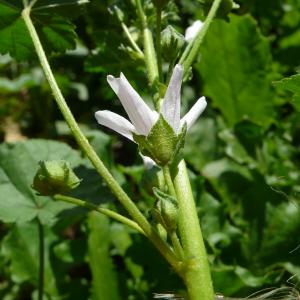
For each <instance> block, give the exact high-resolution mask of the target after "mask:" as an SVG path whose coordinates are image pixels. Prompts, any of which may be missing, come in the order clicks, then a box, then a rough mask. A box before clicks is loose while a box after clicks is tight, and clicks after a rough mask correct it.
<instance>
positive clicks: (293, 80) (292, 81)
mask: <svg viewBox="0 0 300 300" xmlns="http://www.w3.org/2000/svg"><path fill="white" fill-rule="evenodd" d="M274 85H275V86H276V87H279V88H282V89H284V90H287V91H290V92H292V93H293V98H292V104H293V105H294V106H295V107H296V108H297V110H298V111H299V110H300V74H296V75H293V76H291V77H287V78H283V79H282V80H280V81H276V82H274Z"/></svg>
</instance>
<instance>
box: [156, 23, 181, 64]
mask: <svg viewBox="0 0 300 300" xmlns="http://www.w3.org/2000/svg"><path fill="white" fill-rule="evenodd" d="M184 43H185V40H184V36H183V35H182V34H180V33H179V32H178V31H177V30H176V29H175V28H174V27H172V26H171V25H168V26H167V27H166V28H165V29H164V30H163V31H162V32H161V47H162V54H163V56H164V58H165V59H166V60H167V61H173V60H174V58H176V57H177V55H178V54H179V52H180V50H181V48H182V47H183V45H184Z"/></svg>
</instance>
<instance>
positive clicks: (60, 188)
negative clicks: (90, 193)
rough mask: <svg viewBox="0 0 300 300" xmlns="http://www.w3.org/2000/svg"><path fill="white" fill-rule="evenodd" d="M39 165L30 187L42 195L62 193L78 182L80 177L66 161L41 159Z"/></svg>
mask: <svg viewBox="0 0 300 300" xmlns="http://www.w3.org/2000/svg"><path fill="white" fill-rule="evenodd" d="M39 165H40V167H39V168H38V170H37V172H36V175H35V176H34V179H33V185H32V187H33V188H34V189H35V190H36V191H37V192H38V193H39V194H40V195H42V196H53V195H55V194H64V193H66V192H68V191H70V190H71V189H74V188H76V187H77V186H78V185H79V184H80V179H79V178H78V177H77V176H76V175H75V173H74V172H73V170H72V169H71V167H70V164H69V163H68V162H66V161H63V160H53V161H41V162H39Z"/></svg>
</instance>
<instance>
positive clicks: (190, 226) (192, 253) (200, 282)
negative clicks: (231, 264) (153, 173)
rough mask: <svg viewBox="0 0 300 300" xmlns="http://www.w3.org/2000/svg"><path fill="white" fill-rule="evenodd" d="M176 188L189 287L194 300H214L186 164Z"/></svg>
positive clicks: (179, 171)
mask: <svg viewBox="0 0 300 300" xmlns="http://www.w3.org/2000/svg"><path fill="white" fill-rule="evenodd" d="M174 186H175V191H176V195H177V201H178V205H179V220H178V221H179V224H178V225H179V232H180V237H181V242H182V246H183V251H184V258H185V259H184V266H185V275H184V279H185V283H186V286H187V289H188V293H189V297H190V298H189V299H190V300H213V299H214V290H213V286H212V280H211V274H210V269H209V264H208V259H207V254H206V249H205V245H204V241H203V237H202V232H201V228H200V223H199V219H198V215H197V209H196V205H195V201H194V197H193V194H192V189H191V186H190V181H189V178H188V174H187V169H186V166H185V162H184V160H181V161H180V163H179V164H178V167H177V170H176V174H175V177H174Z"/></svg>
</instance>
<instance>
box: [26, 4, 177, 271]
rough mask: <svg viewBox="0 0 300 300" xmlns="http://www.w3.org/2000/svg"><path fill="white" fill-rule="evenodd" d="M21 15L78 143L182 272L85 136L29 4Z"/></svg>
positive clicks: (120, 199) (174, 256)
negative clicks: (48, 56) (56, 75)
mask: <svg viewBox="0 0 300 300" xmlns="http://www.w3.org/2000/svg"><path fill="white" fill-rule="evenodd" d="M22 17H23V20H24V22H25V24H26V27H27V29H28V32H29V34H30V37H31V39H32V42H33V44H34V47H35V50H36V53H37V55H38V58H39V60H40V64H41V66H42V69H43V71H44V74H45V76H46V79H47V81H48V83H49V85H50V88H51V90H52V93H53V96H54V99H55V101H56V103H57V105H58V107H59V109H60V111H61V113H62V115H63V116H64V119H65V120H66V122H67V124H68V126H69V128H70V130H71V132H72V134H73V136H74V138H75V139H76V141H77V143H78V145H79V146H80V147H81V149H82V150H83V152H84V153H85V155H86V156H87V157H88V159H89V160H90V161H91V163H92V164H93V165H94V167H95V169H96V171H97V172H98V173H99V174H100V176H101V177H102V178H103V179H104V181H105V182H106V184H107V186H108V187H109V188H110V190H111V191H112V193H113V194H114V195H115V196H116V197H117V199H118V200H119V201H120V203H121V204H122V205H123V206H124V207H125V208H126V210H127V211H128V213H129V215H130V216H131V217H132V218H133V220H134V221H135V222H136V223H137V224H139V226H140V227H141V228H142V229H143V231H144V232H145V235H146V236H147V237H148V239H149V240H150V241H151V242H152V243H153V244H154V245H155V246H156V248H157V249H158V250H159V251H160V253H161V254H162V255H163V256H164V257H165V258H166V260H167V261H168V262H169V263H170V264H171V266H172V267H173V268H174V269H175V271H176V272H177V273H178V274H180V272H181V266H182V264H181V262H180V261H178V259H177V257H176V255H175V254H174V252H173V251H172V250H171V249H170V247H169V246H168V245H167V243H166V242H164V241H163V240H162V239H161V238H160V236H159V235H158V233H157V232H156V230H155V229H153V227H152V226H151V224H150V223H149V222H148V221H147V219H146V218H145V216H144V215H143V214H142V213H141V211H140V210H139V209H138V208H137V206H136V205H135V204H134V203H133V201H132V200H131V199H130V198H129V197H128V195H127V194H126V193H125V191H124V190H123V189H122V188H121V186H120V185H119V184H118V182H117V181H116V180H115V179H114V177H113V176H112V175H111V173H110V172H109V171H108V169H107V168H106V167H105V166H104V164H103V162H102V161H101V159H100V158H99V157H98V155H97V153H96V152H95V150H94V149H93V147H92V146H91V145H90V143H89V142H88V140H87V139H86V137H85V136H84V135H83V133H82V132H81V130H80V128H79V126H78V124H77V122H76V120H75V118H74V116H73V115H72V112H71V111H70V109H69V107H68V105H67V103H66V101H65V99H64V97H63V95H62V93H61V91H60V89H59V87H58V84H57V82H56V80H55V77H54V75H53V73H52V70H51V67H50V65H49V62H48V60H47V57H46V54H45V52H44V49H43V46H42V44H41V41H40V39H39V37H38V34H37V32H36V30H35V27H34V25H33V23H32V21H31V18H30V8H25V9H24V10H23V11H22Z"/></svg>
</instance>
